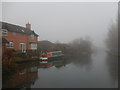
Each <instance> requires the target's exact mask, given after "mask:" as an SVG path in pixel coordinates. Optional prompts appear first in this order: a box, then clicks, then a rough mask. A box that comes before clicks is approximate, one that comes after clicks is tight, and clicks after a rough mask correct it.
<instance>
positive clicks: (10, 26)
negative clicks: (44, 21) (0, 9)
mask: <svg viewBox="0 0 120 90" xmlns="http://www.w3.org/2000/svg"><path fill="white" fill-rule="evenodd" d="M2 29H7V30H8V31H11V32H16V33H23V34H27V35H31V34H34V35H35V36H38V34H36V33H35V32H34V31H33V30H30V29H28V28H25V27H22V26H18V25H14V24H10V23H6V22H2Z"/></svg>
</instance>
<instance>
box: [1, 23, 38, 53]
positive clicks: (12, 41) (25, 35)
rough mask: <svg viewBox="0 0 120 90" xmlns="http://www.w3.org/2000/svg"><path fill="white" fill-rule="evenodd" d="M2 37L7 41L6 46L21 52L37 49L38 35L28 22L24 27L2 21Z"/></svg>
mask: <svg viewBox="0 0 120 90" xmlns="http://www.w3.org/2000/svg"><path fill="white" fill-rule="evenodd" d="M2 37H3V38H5V39H6V40H7V41H8V42H9V43H8V44H6V48H11V49H15V50H18V51H21V52H26V50H37V41H38V35H37V34H36V33H35V32H34V31H33V30H31V25H30V24H29V23H28V24H26V27H22V26H18V25H13V24H9V23H5V22H2Z"/></svg>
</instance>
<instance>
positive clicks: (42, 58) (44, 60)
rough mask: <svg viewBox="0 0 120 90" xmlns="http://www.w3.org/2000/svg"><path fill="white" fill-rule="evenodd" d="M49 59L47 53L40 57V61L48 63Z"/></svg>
mask: <svg viewBox="0 0 120 90" xmlns="http://www.w3.org/2000/svg"><path fill="white" fill-rule="evenodd" d="M47 61H48V57H47V55H46V54H45V53H43V54H42V56H41V57H40V63H47Z"/></svg>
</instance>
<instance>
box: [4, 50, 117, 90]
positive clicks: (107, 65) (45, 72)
mask: <svg viewBox="0 0 120 90" xmlns="http://www.w3.org/2000/svg"><path fill="white" fill-rule="evenodd" d="M117 62H118V58H117V57H115V56H110V55H108V54H107V53H106V52H105V51H104V50H99V51H97V52H95V53H93V54H92V55H91V56H82V57H81V56H80V57H76V58H72V57H71V58H66V59H60V60H51V61H49V62H48V63H47V64H41V63H40V62H32V63H23V64H20V65H19V67H20V68H19V69H17V70H16V72H15V73H14V74H12V75H11V76H10V77H8V79H7V80H3V81H4V82H3V85H2V86H3V87H4V88H26V87H27V88H117V87H118V83H117V82H118V81H117V80H118V76H117V75H118V74H117V71H118V70H117Z"/></svg>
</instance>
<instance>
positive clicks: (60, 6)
mask: <svg viewBox="0 0 120 90" xmlns="http://www.w3.org/2000/svg"><path fill="white" fill-rule="evenodd" d="M2 10H3V11H2V14H3V15H2V20H3V21H6V22H9V23H12V24H17V25H20V26H24V27H25V24H26V23H27V22H29V23H30V24H31V25H32V29H33V30H34V31H35V32H36V33H37V34H39V40H49V41H52V42H56V41H60V42H63V43H68V42H70V41H71V40H73V39H76V38H80V37H86V36H89V37H90V38H91V40H92V41H93V43H94V44H96V45H97V46H103V45H104V39H105V38H106V35H107V32H108V29H109V26H110V25H111V23H112V22H115V21H116V20H117V11H118V7H117V2H116V3H115V2H111V3H110V2H107V3H105V2H103V3H100V2H97V3H94V2H90V3H88V2H85V3H83V2H74V3H73V2H66V3H65V2H56V3H55V2H36V3H33V2H32V3H30V2H26V3H25V2H16V3H13V2H4V3H3V8H2Z"/></svg>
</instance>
